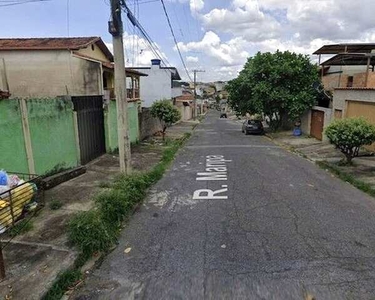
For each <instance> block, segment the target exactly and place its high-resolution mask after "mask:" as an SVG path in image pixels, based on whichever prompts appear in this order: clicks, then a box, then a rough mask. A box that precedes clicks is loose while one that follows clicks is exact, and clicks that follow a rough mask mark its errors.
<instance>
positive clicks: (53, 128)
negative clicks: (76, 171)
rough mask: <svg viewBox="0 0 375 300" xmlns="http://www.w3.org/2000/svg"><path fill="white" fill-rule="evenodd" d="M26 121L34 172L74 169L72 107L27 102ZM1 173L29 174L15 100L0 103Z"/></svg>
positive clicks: (65, 103)
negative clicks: (61, 168)
mask: <svg viewBox="0 0 375 300" xmlns="http://www.w3.org/2000/svg"><path fill="white" fill-rule="evenodd" d="M26 107H27V112H26V114H27V118H28V121H29V128H30V130H29V131H30V140H31V149H32V152H33V159H34V165H35V171H36V173H37V174H40V175H42V174H45V173H46V172H49V171H51V170H53V169H55V168H56V167H64V168H69V167H75V166H77V165H78V153H77V146H76V140H75V135H74V132H75V131H74V122H73V111H72V103H71V102H70V101H67V100H62V99H28V100H27V101H26ZM0 127H1V138H0V169H5V170H8V171H13V172H24V173H29V172H30V170H29V167H28V163H27V156H26V146H25V145H26V144H25V135H27V132H24V131H23V127H22V121H21V109H20V103H19V100H17V99H9V100H1V101H0Z"/></svg>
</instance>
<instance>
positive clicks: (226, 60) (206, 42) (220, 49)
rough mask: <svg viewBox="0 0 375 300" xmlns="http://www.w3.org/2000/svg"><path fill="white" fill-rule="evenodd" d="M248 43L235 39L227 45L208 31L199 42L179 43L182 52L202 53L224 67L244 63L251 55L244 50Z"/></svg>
mask: <svg viewBox="0 0 375 300" xmlns="http://www.w3.org/2000/svg"><path fill="white" fill-rule="evenodd" d="M245 43H246V42H245V41H244V40H243V39H242V38H234V39H232V40H229V41H228V42H226V43H222V42H221V39H220V37H219V36H218V35H217V34H216V33H214V32H212V31H208V32H206V34H205V35H204V37H203V38H202V40H201V41H199V42H190V43H187V44H184V43H182V42H180V43H178V46H179V48H180V50H181V51H182V52H190V51H201V52H203V53H204V54H206V55H208V56H209V57H211V58H214V59H215V60H216V61H218V62H220V64H222V65H229V66H230V65H237V64H240V63H244V62H245V61H246V58H247V57H248V56H249V53H248V52H247V51H245V50H244V48H243V45H244V44H245Z"/></svg>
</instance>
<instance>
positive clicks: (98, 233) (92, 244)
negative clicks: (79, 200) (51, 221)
mask: <svg viewBox="0 0 375 300" xmlns="http://www.w3.org/2000/svg"><path fill="white" fill-rule="evenodd" d="M116 234H117V232H115V231H114V230H113V228H111V227H110V226H109V225H108V223H106V222H105V221H104V220H103V216H102V214H101V212H100V211H98V210H91V211H87V212H82V213H79V214H78V215H76V216H75V217H74V218H73V219H72V220H71V221H70V223H69V231H68V237H69V241H70V242H71V243H73V244H74V245H76V246H77V247H78V248H79V249H80V250H81V251H82V252H83V253H85V254H90V255H91V254H93V253H95V252H102V251H103V252H104V251H107V250H108V249H109V248H110V247H111V245H112V244H113V242H114V241H115V240H116Z"/></svg>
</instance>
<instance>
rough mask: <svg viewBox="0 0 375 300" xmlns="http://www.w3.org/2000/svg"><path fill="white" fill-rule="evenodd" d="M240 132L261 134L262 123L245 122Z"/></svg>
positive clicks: (255, 121)
mask: <svg viewBox="0 0 375 300" xmlns="http://www.w3.org/2000/svg"><path fill="white" fill-rule="evenodd" d="M242 132H243V133H245V134H246V135H248V134H263V133H264V128H263V124H262V121H259V120H246V121H245V122H244V123H243V125H242Z"/></svg>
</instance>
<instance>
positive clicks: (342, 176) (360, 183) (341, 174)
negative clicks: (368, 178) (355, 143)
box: [317, 161, 375, 197]
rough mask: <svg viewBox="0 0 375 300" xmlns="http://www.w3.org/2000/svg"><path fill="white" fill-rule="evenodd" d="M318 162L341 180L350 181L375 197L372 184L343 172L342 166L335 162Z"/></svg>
mask: <svg viewBox="0 0 375 300" xmlns="http://www.w3.org/2000/svg"><path fill="white" fill-rule="evenodd" d="M317 164H318V165H319V166H320V167H321V168H322V169H326V170H328V171H330V172H331V173H333V174H335V175H336V176H337V177H338V178H340V179H341V180H343V181H345V182H348V183H350V184H351V185H353V186H355V187H356V188H357V189H359V190H361V191H362V192H364V193H366V194H368V195H370V196H372V197H375V189H374V188H373V187H372V186H371V184H369V183H367V182H363V181H361V180H358V179H356V178H355V177H354V176H353V175H352V174H348V173H346V172H343V171H342V170H341V168H340V167H339V166H337V165H335V164H331V163H328V162H326V161H320V162H317Z"/></svg>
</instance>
